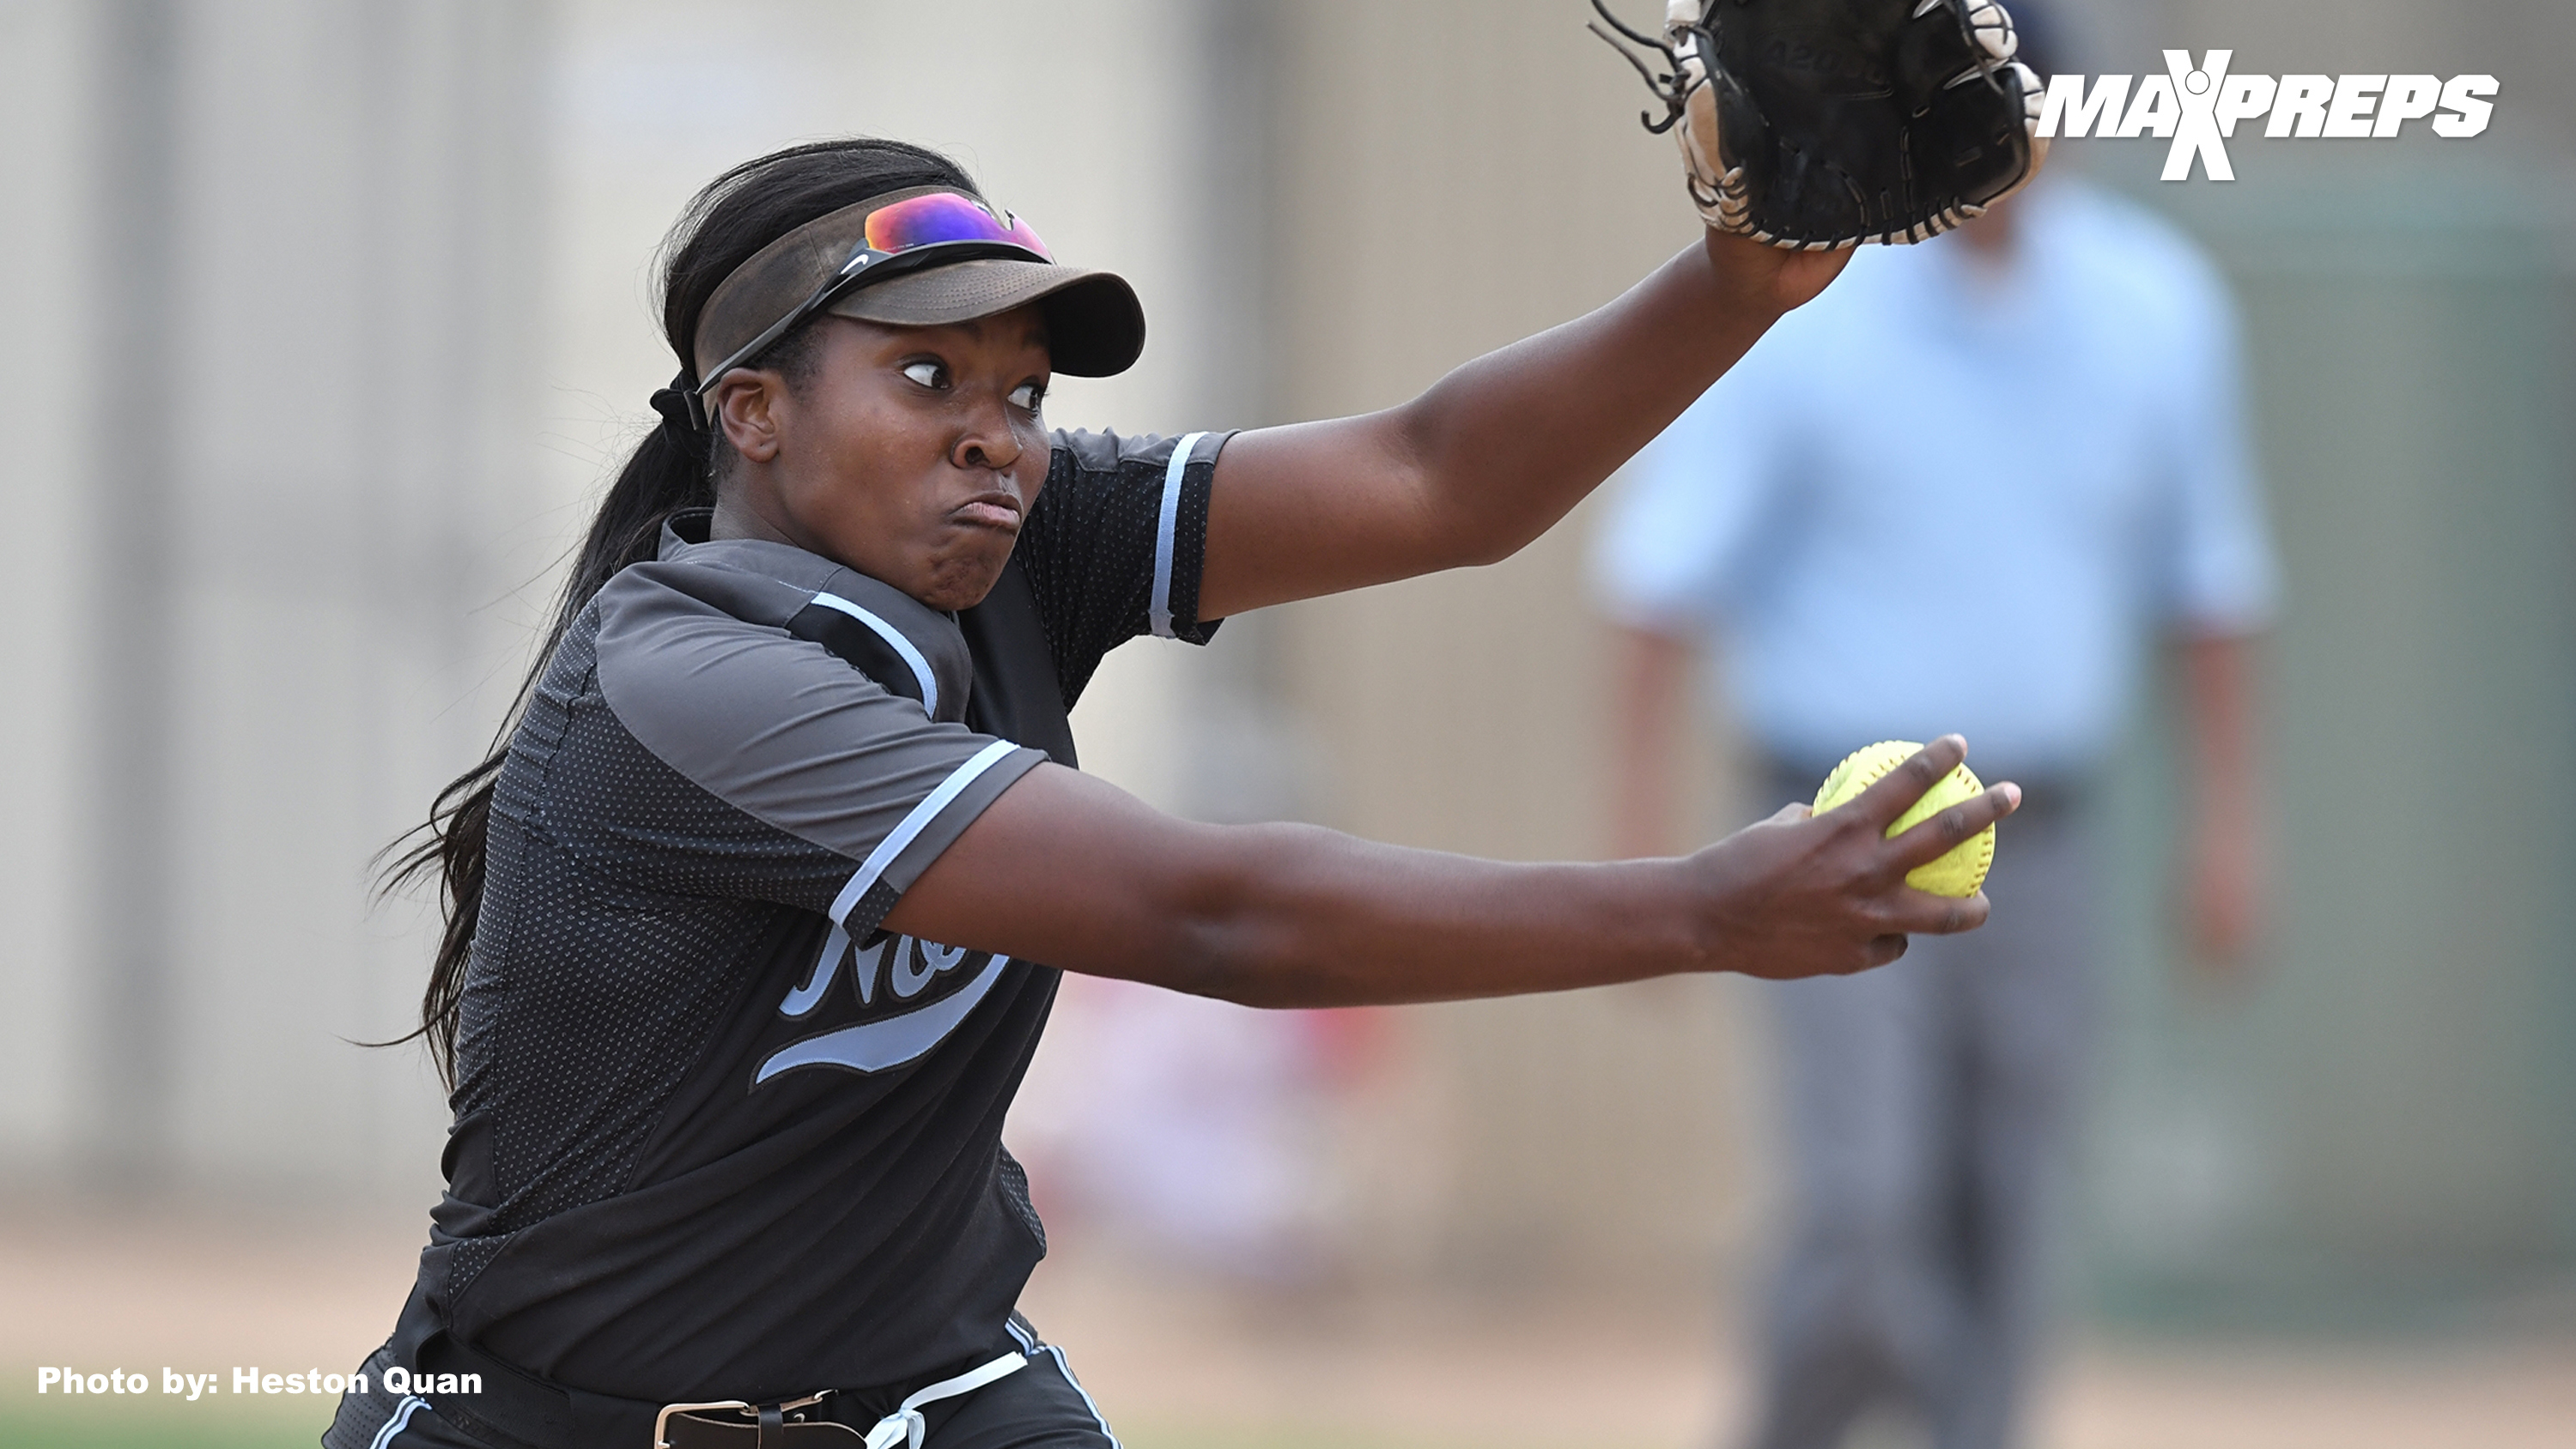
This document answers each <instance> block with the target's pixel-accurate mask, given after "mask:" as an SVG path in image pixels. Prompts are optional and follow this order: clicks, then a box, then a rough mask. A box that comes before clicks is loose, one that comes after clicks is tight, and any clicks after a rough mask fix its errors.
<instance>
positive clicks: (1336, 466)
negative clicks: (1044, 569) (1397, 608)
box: [1199, 235, 1844, 618]
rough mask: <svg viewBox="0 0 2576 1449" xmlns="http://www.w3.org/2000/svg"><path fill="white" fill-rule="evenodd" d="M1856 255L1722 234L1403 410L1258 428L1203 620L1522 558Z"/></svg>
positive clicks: (1213, 515) (1222, 476) (1238, 457)
mask: <svg viewBox="0 0 2576 1449" xmlns="http://www.w3.org/2000/svg"><path fill="white" fill-rule="evenodd" d="M1843 260H1844V256H1843V254H1841V253H1824V252H1783V251H1779V250H1777V249H1775V248H1771V247H1763V246H1756V245H1755V244H1753V243H1751V242H1748V241H1745V240H1743V239H1742V238H1739V237H1721V236H1714V235H1712V236H1710V237H1708V238H1706V239H1705V241H1704V243H1703V244H1702V245H1700V246H1696V247H1692V248H1690V249H1689V250H1687V251H1684V252H1683V253H1682V254H1681V255H1679V256H1677V257H1675V258H1673V259H1672V260H1671V261H1670V262H1667V263H1665V264H1664V265H1663V266H1662V267H1660V268H1658V269H1657V270H1656V271H1655V273H1654V275H1652V276H1650V277H1648V278H1647V279H1646V280H1645V281H1643V282H1641V283H1639V284H1638V285H1637V286H1635V287H1634V288H1631V289H1630V290H1629V291H1628V293H1627V294H1626V295H1625V296H1622V297H1620V298H1619V299H1618V300H1617V301H1614V302H1612V303H1610V304H1609V305H1608V306H1606V307H1603V308H1601V309H1599V310H1598V311H1595V312H1593V313H1592V314H1590V315H1589V316H1586V317H1582V318H1579V319H1577V320H1575V321H1573V322H1569V323H1567V324H1565V325H1564V326H1562V327H1558V328H1555V329H1552V330H1550V331H1547V332H1543V333H1541V334H1539V335H1538V336H1536V337H1532V338H1529V339H1528V340H1526V341H1523V342H1518V343H1515V344H1513V345H1512V346H1510V347H1506V348H1503V349H1502V350H1501V351H1499V352H1494V353H1491V354H1488V355H1487V356H1484V357H1480V358H1478V359H1476V360H1475V361H1473V362H1470V363H1468V364H1466V365H1465V366H1463V367H1460V368H1459V369H1458V370H1456V371H1455V372H1452V373H1450V374H1449V375H1448V376H1447V377H1446V378H1444V379H1442V380H1441V381H1440V382H1439V383H1437V384H1435V385H1434V386H1433V387H1432V388H1431V390H1430V391H1428V392H1426V393H1424V394H1423V395H1422V396H1421V397H1418V398H1416V399H1414V400H1413V401H1412V402H1410V403H1406V404H1404V405H1403V406H1401V407H1395V408H1390V409H1387V410H1386V411H1384V412H1379V413H1371V414H1368V415H1366V416H1364V417H1352V418H1337V419H1333V420H1331V421H1328V422H1313V423H1299V424H1295V425H1293V426H1289V427H1280V428H1263V429H1259V430H1257V431H1254V432H1249V433H1245V434H1243V435H1242V436H1240V437H1238V438H1236V439H1235V440H1234V441H1233V442H1232V443H1230V444H1229V445H1228V446H1227V448H1226V450H1225V453H1224V454H1223V456H1222V457H1220V458H1219V459H1218V462H1217V471H1216V487H1215V490H1214V492H1213V493H1212V494H1211V496H1210V498H1209V501H1208V532H1207V548H1206V555H1205V565H1204V568H1203V570H1202V572H1201V576H1200V580H1199V609H1200V613H1201V614H1202V615H1203V616H1204V617H1209V618H1217V617H1222V616H1224V615H1227V614H1234V613H1240V612H1242V611H1244V610H1246V609H1257V608H1262V607H1264V606H1267V605H1270V604H1279V603H1285V602H1287V601H1289V600H1291V599H1304V598H1312V597H1315V596H1316V595H1319V594H1329V593H1337V592H1340V591H1342V590H1345V589H1356V588H1363V587H1366V586H1367V585H1370V584H1379V583H1385V582H1388V581H1389V580H1393V579H1401V578H1410V577H1412V576H1414V575H1416V574H1423V573H1430V572H1432V571H1434V570H1438V569H1446V568H1456V567H1459V566H1461V565H1465V564H1475V563H1488V562H1491V561H1493V560H1495V559H1499V558H1502V557H1504V556H1506V555H1508V554H1510V553H1512V552H1513V551H1514V550H1516V549H1518V548H1520V547H1521V546H1522V545H1523V544H1526V543H1528V542H1529V541H1530V540H1531V539H1533V538H1536V537H1537V536H1538V535H1539V534H1541V533H1543V532H1545V531H1546V530H1547V528H1548V527H1549V526H1550V525H1551V524H1553V523H1555V522H1556V521H1557V520H1558V519H1560V518H1563V517H1564V516H1565V514H1566V512H1567V511H1568V510H1570V509H1572V508H1573V507H1574V505H1575V504H1576V503H1578V502H1580V501H1582V499H1583V497H1584V495H1585V494H1587V493H1589V492H1591V491H1592V490H1593V489H1594V488H1595V487H1598V486H1599V485H1600V483H1601V481H1602V480H1603V479H1604V478H1607V477H1608V476H1610V473H1611V471H1612V470H1614V469H1616V468H1617V467H1618V466H1619V465H1620V464H1621V463H1622V462H1625V461H1626V460H1627V459H1628V458H1629V457H1630V456H1632V455H1634V454H1635V453H1636V451H1637V450H1638V449H1639V448H1642V447H1644V446H1645V445H1646V443H1647V442H1648V441H1649V440H1650V439H1652V438H1653V437H1654V436H1655V435H1656V434H1657V433H1659V432H1661V431H1662V430H1663V429H1664V427H1665V426H1666V425H1667V424H1669V423H1670V422H1671V421H1672V420H1673V419H1674V418H1675V417H1676V416H1678V415H1679V414H1680V413H1681V410H1682V409H1683V408H1685V407H1687V406H1689V404H1690V403H1691V401H1692V400H1693V399H1695V398H1697V397H1698V396H1699V395H1700V394H1701V393H1702V392H1704V391H1706V390H1707V388H1708V385H1709V384H1710V383H1711V382H1713V381H1715V380H1716V379H1717V377H1718V375H1719V374H1721V373H1723V372H1724V371H1726V369H1727V368H1728V367H1730V366H1733V365H1734V363H1735V361H1736V359H1738V358H1739V357H1741V356H1743V355H1744V352H1745V349H1747V348H1749V347H1751V346H1752V345H1753V343H1754V341H1755V340H1756V339H1758V338H1759V337H1761V335H1762V334H1763V332H1764V331H1765V330H1766V329H1768V328H1769V327H1770V326H1771V324H1772V323H1773V322H1775V321H1777V320H1778V319H1779V317H1780V315H1781V314H1782V313H1783V312H1785V311H1787V310H1788V309H1789V308H1791V307H1794V306H1797V305H1798V304H1799V303H1801V302H1803V301H1805V300H1806V299H1807V298H1809V297H1811V296H1813V295H1814V294H1815V292H1816V291H1817V290H1819V289H1821V288H1822V287H1823V286H1824V285H1825V283H1826V282H1828V281H1830V280H1831V279H1832V277H1833V275H1834V273H1835V271H1836V270H1837V269H1839V268H1840V267H1841V265H1842V263H1843Z"/></svg>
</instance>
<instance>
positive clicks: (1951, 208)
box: [1593, 0, 2048, 251]
mask: <svg viewBox="0 0 2576 1449" xmlns="http://www.w3.org/2000/svg"><path fill="white" fill-rule="evenodd" d="M1593 6H1594V8H1595V9H1598V10H1600V11H1601V16H1602V18H1603V19H1605V20H1608V21H1609V22H1610V24H1611V25H1612V26H1614V27H1616V28H1617V29H1618V31H1619V32H1620V33H1621V34H1623V35H1625V36H1627V37H1628V38H1629V39H1631V40H1633V41H1635V42H1637V43H1638V44H1640V45H1645V46H1649V47H1651V48H1652V49H1654V50H1656V51H1659V52H1661V53H1662V55H1663V57H1664V59H1665V60H1666V61H1667V62H1668V63H1669V64H1670V66H1671V70H1670V71H1669V72H1668V73H1664V74H1657V73H1655V72H1654V71H1652V70H1650V69H1648V68H1647V66H1646V65H1645V64H1644V63H1642V62H1640V61H1638V60H1637V59H1636V58H1635V57H1634V56H1633V55H1630V56H1629V60H1630V63H1631V64H1634V65H1636V66H1637V69H1638V71H1639V73H1640V74H1642V75H1644V76H1645V77H1646V82H1647V84H1648V85H1649V86H1650V87H1652V88H1653V90H1654V92H1655V96H1656V98H1657V99H1659V100H1661V101H1662V102H1663V103H1664V105H1665V107H1666V112H1665V115H1664V117H1663V119H1662V120H1661V121H1656V120H1653V119H1651V118H1649V119H1648V121H1647V129H1648V130H1651V131H1665V130H1669V131H1671V132H1672V133H1673V134H1674V136H1675V138H1676V139H1677V140H1679V141H1680V142H1681V148H1682V162H1683V165H1684V167H1685V168H1686V169H1687V171H1688V173H1689V176H1688V180H1689V185H1690V194H1691V200H1692V201H1693V202H1694V203H1696V204H1697V205H1698V207H1699V214H1700V217H1701V219H1702V220H1704V221H1706V222H1707V223H1708V224H1709V225H1710V226H1711V227H1714V228H1716V229H1717V230H1719V231H1726V232H1734V233H1737V234H1739V235H1742V236H1749V237H1751V238H1753V239H1754V240H1755V241H1760V242H1767V243H1769V244H1771V245H1773V246H1778V247H1787V248H1790V249H1792V250H1816V251H1829V250H1838V249H1840V248H1843V247H1848V246H1855V245H1858V244H1859V243H1861V242H1900V243H1901V242H1919V241H1922V240H1924V239H1925V238H1927V237H1933V236H1938V235H1939V234H1941V233H1942V232H1945V231H1948V230H1950V229H1951V228H1953V227H1955V226H1957V225H1958V224H1959V223H1960V222H1962V221H1965V220H1967V219H1968V218H1970V217H1974V216H1978V215H1981V214H1982V213H1983V212H1984V211H1985V209H1986V208H1987V207H1989V206H1992V205H1993V204H1994V203H1995V202H1997V201H2000V200H2002V199H2003V198H2004V197H2006V196H2009V195H2011V194H2012V193H2013V192H2015V191H2017V190H2019V189H2021V188H2022V187H2023V186H2025V185H2028V184H2029V182H2030V179H2031V177H2032V176H2034V175H2036V174H2038V171H2039V166H2040V162H2041V160H2042V159H2043V158H2044V157H2045V156H2046V155H2047V153H2048V143H2047V142H2046V141H2045V140H2042V139H2040V137H2039V135H2038V130H2039V103H2040V81H2039V77H2038V76H2037V75H2036V74H2034V73H2032V71H2031V69H2030V67H2028V66H2026V65H2023V64H2022V63H2021V62H2020V61H2018V60H2016V59H2014V58H2013V57H2014V53H2015V51H2016V50H2017V49H2018V48H2019V45H2020V41H2019V38H2018V37H2017V36H2015V35H2014V33H2013V25H2012V17H2011V16H2010V15H2008V14H2006V13H2005V12H2004V8H2003V6H2001V5H1999V4H1997V3H1995V0H1669V8H1668V12H1667V15H1666V20H1665V30H1664V34H1663V37H1662V38H1661V39H1656V38H1655V37H1652V36H1647V35H1642V34H1640V33H1638V32H1636V31H1634V30H1630V29H1629V28H1628V27H1627V26H1625V25H1623V24H1621V23H1620V22H1619V21H1618V19H1617V18H1616V17H1614V16H1612V15H1611V14H1610V12H1609V10H1608V9H1607V8H1606V7H1604V6H1603V4H1602V0H1593ZM1594 32H1595V33H1596V34H1601V32H1600V29H1599V27H1597V26H1596V27H1594ZM1602 38H1603V39H1604V40H1608V39H1609V38H1610V37H1609V36H1608V35H1606V34H1603V35H1602ZM1613 44H1614V45H1615V44H1616V42H1615V41H1614V42H1613ZM1620 53H1621V54H1623V55H1628V54H1629V53H1628V52H1627V51H1625V50H1622V51H1621V52H1620Z"/></svg>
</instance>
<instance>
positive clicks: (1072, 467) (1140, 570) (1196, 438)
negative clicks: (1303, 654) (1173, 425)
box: [1017, 432, 1234, 709]
mask: <svg viewBox="0 0 2576 1449" xmlns="http://www.w3.org/2000/svg"><path fill="white" fill-rule="evenodd" d="M1233 436H1234V435H1233V434H1232V433H1190V434H1186V435H1184V436H1182V437H1178V438H1163V437H1150V436H1147V437H1133V438H1127V437H1120V436H1119V435H1118V434H1116V433H1087V432H1080V433H1058V434H1056V435H1055V449H1054V454H1053V457H1052V460H1051V461H1050V462H1049V464H1048V467H1047V481H1046V487H1045V488H1044V489H1043V490H1042V491H1041V492H1040V493H1039V494H1038V501H1037V503H1036V504H1035V506H1033V507H1031V508H1030V510H1029V517H1028V522H1027V523H1026V524H1025V525H1024V526H1023V527H1022V528H1021V530H1020V541H1019V547H1018V550H1017V557H1018V559H1019V562H1020V567H1021V570H1022V571H1023V572H1024V573H1026V574H1027V575H1028V580H1029V585H1030V588H1031V589H1032V590H1033V591H1034V592H1035V594H1036V596H1037V604H1038V616H1039V619H1040V621H1041V623H1042V624H1043V626H1044V628H1045V631H1046V638H1047V648H1048V650H1049V651H1050V652H1051V653H1052V654H1053V655H1054V659H1055V672H1056V687H1057V690H1058V691H1059V692H1060V693H1061V694H1062V695H1063V697H1064V704H1065V708H1067V709H1071V708H1072V707H1073V704H1074V701H1075V700H1077V699H1079V698H1080V697H1081V695H1082V690H1083V686H1085V685H1086V684H1089V683H1090V682H1091V675H1092V671H1094V670H1095V669H1098V668H1099V667H1100V661H1101V659H1102V657H1103V656H1105V655H1107V654H1108V653H1109V651H1110V650H1112V649H1115V648H1117V647H1118V646H1119V645H1120V644H1123V643H1125V642H1126V641H1128V640H1129V639H1133V638H1135V637H1136V636H1138V635H1140V634H1153V635H1157V636H1159V637H1162V638H1166V639H1180V640H1184V641H1186V642H1188V643H1191V644H1204V643H1206V642H1207V641H1208V640H1209V639H1210V638H1212V637H1214V636H1215V634H1216V626H1217V621H1215V620H1212V619H1201V618H1200V617H1199V570H1200V567H1201V564H1202V563H1203V561H1204V560H1205V558H1206V553H1207V518H1208V491H1209V488H1210V486H1211V484H1212V483H1213V481H1214V479H1215V477H1216V459H1217V453H1218V451H1219V450H1220V449H1222V448H1223V447H1224V446H1225V444H1226V442H1227V441H1228V440H1229V439H1231V438H1232V437H1233Z"/></svg>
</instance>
